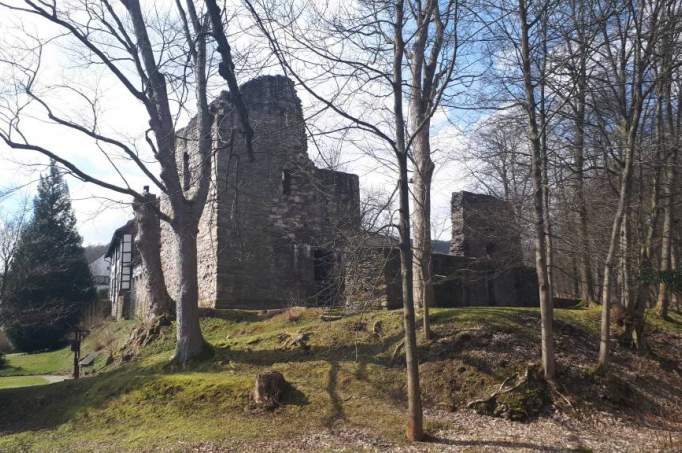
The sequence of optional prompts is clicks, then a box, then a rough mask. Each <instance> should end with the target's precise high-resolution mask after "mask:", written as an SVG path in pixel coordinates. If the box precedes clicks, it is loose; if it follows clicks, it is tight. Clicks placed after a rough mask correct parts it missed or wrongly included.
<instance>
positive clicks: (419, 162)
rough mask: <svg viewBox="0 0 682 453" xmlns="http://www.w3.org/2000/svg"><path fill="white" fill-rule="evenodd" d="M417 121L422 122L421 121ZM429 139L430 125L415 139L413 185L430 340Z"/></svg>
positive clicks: (419, 289) (417, 290)
mask: <svg viewBox="0 0 682 453" xmlns="http://www.w3.org/2000/svg"><path fill="white" fill-rule="evenodd" d="M415 116H418V115H415ZM415 120H417V121H418V119H417V118H415ZM422 120H423V118H422ZM427 123H428V122H427ZM417 124H420V123H417ZM429 139H430V134H429V124H425V125H424V127H423V129H422V130H421V131H419V133H418V134H417V136H416V137H415V140H414V159H415V162H416V171H415V174H414V177H413V184H412V187H413V196H414V206H413V214H412V215H413V219H412V221H413V224H414V238H413V242H414V247H413V249H414V257H413V258H414V266H413V268H414V299H415V301H416V303H417V305H418V306H421V308H422V316H423V320H422V321H423V324H424V338H425V339H426V340H429V339H430V338H431V327H430V322H429V307H431V306H432V305H433V297H434V296H433V279H432V278H433V277H432V263H431V180H432V176H433V170H434V165H433V162H432V161H431V146H430V144H429Z"/></svg>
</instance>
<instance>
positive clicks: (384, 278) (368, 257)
mask: <svg viewBox="0 0 682 453" xmlns="http://www.w3.org/2000/svg"><path fill="white" fill-rule="evenodd" d="M370 252H371V253H370ZM432 265H433V274H434V279H433V281H434V285H433V290H434V305H435V306H436V307H463V306H500V307H501V306H507V307H510V306H528V307H535V306H538V291H537V280H536V278H535V273H534V269H532V268H528V267H524V266H517V267H514V268H509V269H505V270H503V271H498V270H497V268H496V266H495V262H494V261H492V260H489V259H481V258H468V257H463V256H455V255H447V254H441V253H434V254H433V255H432ZM350 270H351V271H352V272H349V273H348V279H349V280H350V281H349V282H348V283H347V285H346V286H347V287H350V288H353V289H354V291H353V292H348V293H347V294H346V296H347V298H346V305H347V306H348V307H349V308H353V309H364V308H372V309H379V308H389V309H395V308H400V307H402V290H401V285H400V254H399V252H398V249H397V248H395V247H383V248H371V249H368V250H367V251H366V252H365V254H363V260H362V261H361V262H360V263H359V264H357V263H356V265H355V266H353V267H352V269H350ZM368 281H376V282H377V283H376V284H374V285H373V286H372V285H366V284H364V282H368Z"/></svg>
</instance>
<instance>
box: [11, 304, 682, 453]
mask: <svg viewBox="0 0 682 453" xmlns="http://www.w3.org/2000/svg"><path fill="white" fill-rule="evenodd" d="M320 314H321V312H320V311H318V310H313V309H305V310H304V309H293V310H290V311H287V312H282V313H280V312H246V311H224V312H216V313H213V317H209V318H204V319H203V320H202V327H203V331H204V333H205V336H206V338H207V340H208V341H209V342H210V343H211V344H212V345H213V346H214V355H213V357H212V358H211V359H209V360H206V361H204V362H201V363H196V364H193V365H192V366H191V367H190V368H189V369H185V370H174V369H169V367H168V358H169V357H170V355H171V353H172V350H173V341H174V331H173V329H172V328H170V327H169V328H165V329H164V330H162V331H161V334H160V337H159V338H158V339H157V340H156V341H154V342H152V343H151V344H149V345H147V346H145V347H144V348H142V349H141V350H140V351H139V353H138V354H137V355H136V356H135V358H133V359H132V360H130V361H128V362H124V363H122V362H121V360H120V357H121V356H122V355H125V354H123V353H119V355H118V357H117V360H116V361H115V362H114V363H113V364H111V365H109V366H107V367H105V368H103V369H102V370H101V371H100V373H99V374H98V375H97V376H93V377H87V378H84V379H81V380H79V381H68V382H62V383H57V384H50V385H46V386H41V387H33V388H23V389H4V390H0V407H1V408H2V409H1V410H0V432H1V433H2V434H3V435H2V437H1V438H0V451H41V452H42V451H116V452H119V451H201V452H210V451H234V450H251V451H287V450H292V451H295V450H316V451H317V450H325V449H337V448H341V447H344V448H347V449H348V450H349V451H356V450H362V449H366V450H385V449H402V448H407V445H405V444H404V443H403V440H402V430H403V427H404V419H403V411H404V403H405V402H404V398H403V395H404V370H403V368H402V360H401V357H400V355H399V353H395V350H396V346H397V344H398V343H399V342H400V340H401V337H402V333H401V324H400V323H401V314H400V312H397V311H395V312H386V311H377V312H368V313H364V314H358V315H354V316H349V317H345V318H343V319H340V320H334V321H323V320H321V319H320ZM598 316H599V315H598V311H595V310H557V321H556V324H555V328H556V332H557V338H556V341H557V353H558V370H559V380H560V383H561V384H560V386H559V388H557V389H555V390H551V389H538V388H528V389H527V390H528V391H527V392H525V393H523V392H522V393H520V394H518V395H515V396H514V397H511V396H510V397H509V398H507V399H506V400H504V405H503V408H504V409H503V410H501V411H498V415H501V416H502V417H506V418H498V417H490V416H487V415H480V414H478V413H476V412H474V411H472V410H471V409H467V408H466V406H467V403H468V402H470V401H472V400H474V399H478V398H484V397H486V396H488V395H490V393H491V392H492V391H494V390H496V389H498V388H499V386H500V384H501V383H502V382H503V381H505V380H506V379H507V378H511V377H513V376H516V375H519V374H523V373H524V371H525V370H528V369H533V367H534V364H535V363H536V362H537V360H538V357H539V346H538V345H539V341H538V335H539V325H538V322H539V321H538V319H539V316H538V313H537V311H536V310H534V309H518V308H463V309H447V310H446V309H438V310H434V322H433V326H434V330H435V332H436V334H437V339H436V340H435V341H433V342H431V343H430V344H420V362H421V365H420V368H421V375H422V384H423V397H424V401H425V403H426V405H427V407H428V410H427V418H426V420H427V428H428V431H429V433H430V434H431V435H432V439H431V442H427V443H421V444H418V448H419V449H423V450H433V451H441V450H443V449H451V450H453V451H469V452H472V451H502V450H505V449H509V450H510V451H538V450H540V451H543V450H548V451H558V450H551V449H553V448H557V449H561V448H566V449H573V450H575V451H666V450H671V449H673V448H676V447H675V446H676V445H680V444H682V437H681V436H680V434H679V433H680V432H681V428H682V409H681V408H682V318H681V317H680V316H679V315H676V317H675V318H674V320H673V321H672V322H658V321H657V322H655V323H654V322H652V323H651V324H650V337H649V338H650V342H649V345H650V350H651V353H650V354H649V355H647V356H646V357H640V356H636V355H633V354H632V353H631V352H630V351H628V350H626V349H624V348H622V347H620V346H618V347H615V361H616V363H615V364H614V367H613V369H612V374H611V376H610V377H608V378H605V377H602V376H599V375H596V374H595V373H593V372H592V367H593V363H594V360H595V358H596V353H597V328H598ZM120 332H121V335H123V332H125V333H127V329H120ZM394 356H395V357H394ZM270 369H275V370H278V371H280V372H282V373H283V375H284V376H285V378H286V379H287V381H289V382H290V383H291V388H290V390H289V391H288V393H287V395H286V396H285V401H284V404H283V405H282V406H281V407H279V408H277V409H276V410H274V411H273V412H269V411H263V410H260V409H258V408H256V407H254V405H253V404H252V403H251V402H250V397H249V394H250V391H251V390H252V386H253V382H254V378H255V376H256V374H258V373H261V372H263V371H266V370H270ZM510 418H512V419H517V418H519V419H524V420H525V421H524V422H516V421H511V420H509V419H510ZM678 443H679V444H678Z"/></svg>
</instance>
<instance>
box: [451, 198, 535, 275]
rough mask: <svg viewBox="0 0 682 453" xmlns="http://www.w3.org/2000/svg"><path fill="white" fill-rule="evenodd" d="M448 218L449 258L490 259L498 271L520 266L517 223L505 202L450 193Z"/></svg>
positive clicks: (520, 255) (511, 210)
mask: <svg viewBox="0 0 682 453" xmlns="http://www.w3.org/2000/svg"><path fill="white" fill-rule="evenodd" d="M451 216H452V239H451V241H450V253H451V254H452V255H456V256H463V257H468V258H487V259H491V260H493V261H494V262H495V263H496V266H497V267H498V268H500V269H502V268H512V267H516V266H519V265H521V263H522V252H521V240H520V236H519V231H518V224H517V222H516V220H515V217H514V211H513V209H512V207H511V205H510V204H509V203H508V202H506V201H504V200H500V199H499V198H496V197H493V196H490V195H483V194H475V193H471V192H466V191H462V192H454V193H453V194H452V199H451Z"/></svg>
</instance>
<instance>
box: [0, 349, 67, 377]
mask: <svg viewBox="0 0 682 453" xmlns="http://www.w3.org/2000/svg"><path fill="white" fill-rule="evenodd" d="M5 358H6V360H7V364H6V366H5V367H3V368H0V377H3V376H30V375H35V374H67V373H69V371H70V370H71V368H72V367H73V353H72V352H71V349H70V348H68V347H66V348H62V349H58V350H56V351H50V352H43V353H37V354H26V353H22V352H20V353H15V354H7V355H6V356H5ZM0 386H2V385H1V384H0Z"/></svg>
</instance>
